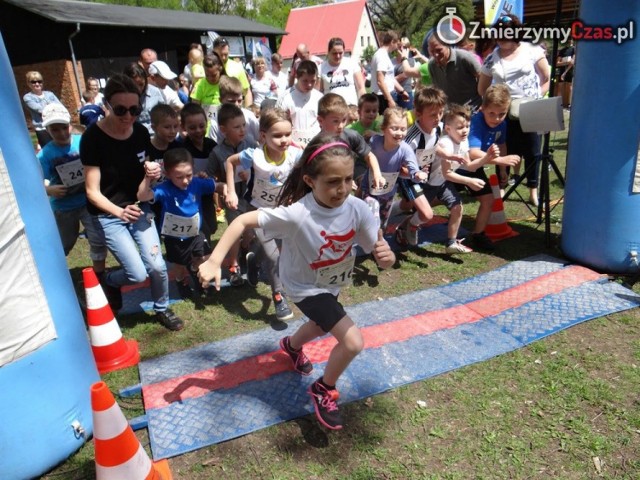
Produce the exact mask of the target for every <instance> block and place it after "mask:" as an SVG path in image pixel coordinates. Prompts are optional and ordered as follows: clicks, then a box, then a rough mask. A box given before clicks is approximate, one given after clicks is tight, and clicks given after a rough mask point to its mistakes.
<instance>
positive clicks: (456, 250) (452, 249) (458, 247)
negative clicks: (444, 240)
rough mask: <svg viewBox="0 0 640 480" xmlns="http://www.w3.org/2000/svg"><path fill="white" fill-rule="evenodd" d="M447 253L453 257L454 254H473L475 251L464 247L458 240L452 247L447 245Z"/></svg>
mask: <svg viewBox="0 0 640 480" xmlns="http://www.w3.org/2000/svg"><path fill="white" fill-rule="evenodd" d="M445 252H446V253H448V254H449V255H453V254H454V253H471V252H473V249H471V248H469V247H467V246H466V245H463V244H462V242H460V240H456V241H455V242H453V243H452V244H451V245H447V248H446V249H445Z"/></svg>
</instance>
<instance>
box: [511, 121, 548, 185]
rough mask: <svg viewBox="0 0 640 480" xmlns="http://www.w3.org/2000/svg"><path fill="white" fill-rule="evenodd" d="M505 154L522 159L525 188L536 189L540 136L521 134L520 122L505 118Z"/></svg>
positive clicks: (538, 170) (538, 175)
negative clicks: (525, 180) (525, 179)
mask: <svg viewBox="0 0 640 480" xmlns="http://www.w3.org/2000/svg"><path fill="white" fill-rule="evenodd" d="M507 153H508V154H509V155H520V157H522V158H523V159H524V168H525V172H526V175H527V187H529V188H536V187H537V186H538V178H539V177H540V158H541V156H540V135H538V134H537V133H535V132H534V133H525V132H523V131H522V127H520V120H511V119H510V118H507Z"/></svg>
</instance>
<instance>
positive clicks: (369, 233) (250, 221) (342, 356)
mask: <svg viewBox="0 0 640 480" xmlns="http://www.w3.org/2000/svg"><path fill="white" fill-rule="evenodd" d="M353 168H354V157H353V153H352V152H351V149H350V148H349V146H348V145H347V144H346V143H344V142H343V141H342V140H341V139H340V137H335V136H331V135H329V136H327V135H318V136H317V137H315V138H314V139H313V140H312V141H311V142H310V143H309V145H308V146H307V148H306V149H305V150H304V152H303V154H302V158H301V159H300V161H299V162H298V163H297V164H296V166H295V168H294V170H293V171H292V172H291V174H290V175H289V177H288V178H287V180H286V182H285V184H284V187H283V188H282V192H281V195H280V198H279V199H278V205H279V206H278V207H276V208H260V209H259V210H256V211H253V212H249V213H246V214H243V215H241V216H240V217H238V218H237V219H236V220H234V221H233V222H232V223H231V225H229V227H228V228H227V230H226V231H225V232H224V234H223V235H222V238H221V239H220V241H219V242H218V245H217V246H216V248H215V250H214V251H213V253H212V255H211V257H210V258H209V260H207V261H206V262H205V263H203V264H202V265H201V266H200V269H199V277H200V280H201V281H202V282H204V283H207V282H209V281H210V280H212V279H213V280H214V282H215V286H216V288H219V286H220V275H221V272H220V264H221V263H222V261H223V260H224V257H225V255H226V253H227V251H228V250H229V248H230V247H231V245H232V244H233V242H235V241H236V240H237V239H238V238H240V236H241V235H242V232H243V231H244V230H245V229H247V228H256V227H260V228H261V229H263V230H264V232H265V233H268V234H269V236H271V237H273V238H280V239H282V253H281V258H280V274H281V277H282V282H283V283H284V285H285V287H286V290H287V293H288V294H289V297H290V298H291V300H292V301H293V302H295V304H296V305H297V306H298V308H299V309H300V310H301V311H302V313H304V314H305V315H306V317H307V318H309V319H310V321H308V322H306V323H305V324H304V325H302V326H301V327H300V328H299V329H298V331H297V332H295V333H294V334H293V335H292V336H290V337H284V338H283V339H282V340H281V341H280V347H281V348H282V350H283V351H284V352H285V353H286V354H287V355H288V356H289V357H290V358H291V361H292V362H293V368H294V370H296V371H297V372H298V373H300V374H302V375H309V374H311V372H312V370H313V365H312V364H311V362H310V361H309V359H308V358H307V356H306V355H305V354H304V352H303V351H302V347H303V346H304V345H305V344H306V343H307V342H310V341H311V340H313V339H315V338H317V337H320V336H322V335H324V334H325V333H331V334H332V335H333V336H334V337H335V338H336V340H337V341H338V343H337V344H336V345H335V347H334V348H333V350H332V351H331V354H330V355H329V360H328V362H327V365H326V367H325V370H324V375H323V376H322V377H320V378H319V379H318V380H316V381H315V382H314V383H313V384H311V386H310V387H309V394H310V395H311V398H312V400H313V404H314V408H315V412H316V416H317V417H318V420H319V421H320V423H322V424H323V425H324V426H325V427H327V428H330V429H332V430H339V429H341V428H342V419H341V416H340V412H339V410H338V405H337V403H336V402H337V400H338V397H339V394H338V390H337V389H336V383H337V381H338V379H339V378H340V375H341V374H342V372H344V370H345V369H346V368H347V366H348V365H349V364H350V363H351V361H352V360H353V359H354V358H355V357H356V355H358V353H360V351H361V350H362V348H363V346H364V342H363V339H362V335H361V333H360V330H359V329H358V327H357V326H356V325H355V324H354V323H353V321H352V320H351V318H349V316H348V315H347V314H346V313H345V311H344V308H343V307H342V305H341V304H340V302H339V301H338V294H339V293H340V289H341V288H342V287H343V286H345V285H347V284H348V283H349V282H350V280H351V273H352V270H353V266H354V260H355V252H354V250H353V245H354V244H355V243H357V244H358V245H360V246H361V247H362V248H363V249H364V250H365V251H367V252H371V251H372V252H373V256H374V258H375V260H376V263H377V264H378V266H379V267H380V268H387V267H390V266H392V265H393V264H394V263H395V255H394V253H393V252H392V251H391V249H390V248H389V244H388V243H387V242H386V241H385V240H384V239H383V237H382V232H381V231H380V230H379V229H378V219H377V218H375V216H374V215H373V214H372V213H371V210H370V209H369V207H368V206H367V204H366V203H364V202H363V201H362V200H360V199H358V198H355V197H353V196H351V195H350V192H351V182H352V179H353Z"/></svg>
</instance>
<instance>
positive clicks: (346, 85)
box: [320, 57, 360, 105]
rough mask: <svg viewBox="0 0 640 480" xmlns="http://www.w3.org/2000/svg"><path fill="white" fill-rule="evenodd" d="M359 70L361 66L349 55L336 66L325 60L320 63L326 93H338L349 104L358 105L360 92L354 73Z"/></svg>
mask: <svg viewBox="0 0 640 480" xmlns="http://www.w3.org/2000/svg"><path fill="white" fill-rule="evenodd" d="M359 70H360V67H359V66H357V65H356V64H355V62H354V61H353V60H352V59H351V58H349V57H342V60H341V61H340V64H339V65H338V66H336V67H334V66H332V65H330V64H329V62H328V61H326V60H325V61H324V62H322V65H320V78H321V79H322V88H323V89H324V93H336V94H338V95H340V96H341V97H342V98H344V100H345V102H347V105H358V92H356V84H355V81H354V79H353V75H354V73H355V72H357V71H359Z"/></svg>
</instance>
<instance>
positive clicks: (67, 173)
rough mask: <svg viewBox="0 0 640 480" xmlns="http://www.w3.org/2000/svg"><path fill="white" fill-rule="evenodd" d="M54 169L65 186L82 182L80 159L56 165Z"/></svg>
mask: <svg viewBox="0 0 640 480" xmlns="http://www.w3.org/2000/svg"><path fill="white" fill-rule="evenodd" d="M56 171H57V172H58V175H59V176H60V180H62V183H63V184H64V186H65V187H73V186H75V185H79V184H81V183H84V167H83V165H82V162H81V161H80V159H78V160H73V161H71V162H67V163H63V164H60V165H56Z"/></svg>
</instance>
